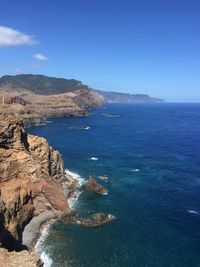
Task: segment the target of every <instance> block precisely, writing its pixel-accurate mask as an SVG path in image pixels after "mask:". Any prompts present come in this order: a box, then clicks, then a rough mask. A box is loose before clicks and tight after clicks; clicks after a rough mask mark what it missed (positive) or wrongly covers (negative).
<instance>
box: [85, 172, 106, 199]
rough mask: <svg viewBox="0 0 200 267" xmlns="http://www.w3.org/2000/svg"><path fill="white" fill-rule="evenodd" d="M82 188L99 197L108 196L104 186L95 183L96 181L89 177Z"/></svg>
mask: <svg viewBox="0 0 200 267" xmlns="http://www.w3.org/2000/svg"><path fill="white" fill-rule="evenodd" d="M84 187H85V188H86V189H87V190H90V191H93V192H95V193H97V194H99V195H107V194H108V190H107V189H106V188H105V187H104V186H102V185H100V184H99V183H97V182H96V180H95V179H94V178H93V177H92V176H90V177H89V179H88V181H87V182H86V183H85V184H84Z"/></svg>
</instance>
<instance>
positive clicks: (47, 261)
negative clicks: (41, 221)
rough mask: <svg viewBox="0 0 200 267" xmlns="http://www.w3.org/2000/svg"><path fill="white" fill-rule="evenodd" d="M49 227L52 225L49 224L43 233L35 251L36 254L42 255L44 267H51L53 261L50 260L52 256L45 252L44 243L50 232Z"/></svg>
mask: <svg viewBox="0 0 200 267" xmlns="http://www.w3.org/2000/svg"><path fill="white" fill-rule="evenodd" d="M49 226H50V224H47V225H46V226H45V227H44V228H43V230H42V232H41V236H40V238H39V239H38V241H37V243H36V245H35V250H36V252H37V253H38V254H39V255H40V258H41V260H42V261H43V262H44V267H51V265H52V263H53V262H52V259H51V258H50V256H49V255H48V253H46V252H45V251H43V243H44V241H45V239H46V237H47V235H48V231H49Z"/></svg>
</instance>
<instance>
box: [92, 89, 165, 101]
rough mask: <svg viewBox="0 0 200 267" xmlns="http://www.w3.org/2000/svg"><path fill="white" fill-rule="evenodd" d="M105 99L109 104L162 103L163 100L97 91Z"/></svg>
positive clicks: (140, 95) (142, 95)
mask: <svg viewBox="0 0 200 267" xmlns="http://www.w3.org/2000/svg"><path fill="white" fill-rule="evenodd" d="M96 91H97V92H98V93H99V94H100V95H102V96H103V97H104V99H105V100H106V102H107V103H127V104H128V103H161V102H164V100H163V99H160V98H154V97H150V96H149V95H144V94H128V93H119V92H107V91H101V90H96Z"/></svg>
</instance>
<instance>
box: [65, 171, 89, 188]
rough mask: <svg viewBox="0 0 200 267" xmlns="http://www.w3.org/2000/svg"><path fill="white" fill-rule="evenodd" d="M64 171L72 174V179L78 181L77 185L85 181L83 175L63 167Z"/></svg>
mask: <svg viewBox="0 0 200 267" xmlns="http://www.w3.org/2000/svg"><path fill="white" fill-rule="evenodd" d="M65 173H66V174H68V175H70V176H72V178H73V179H75V180H77V181H78V184H79V186H82V185H83V184H84V183H85V180H84V178H83V177H81V176H80V175H79V174H77V173H75V172H72V171H70V170H68V169H65Z"/></svg>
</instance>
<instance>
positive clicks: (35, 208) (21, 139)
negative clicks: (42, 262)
mask: <svg viewBox="0 0 200 267" xmlns="http://www.w3.org/2000/svg"><path fill="white" fill-rule="evenodd" d="M61 177H64V167H63V160H62V157H61V155H60V154H59V152H57V151H54V150H53V149H52V148H51V147H50V146H49V144H48V142H47V141H46V140H45V139H44V138H41V137H37V136H33V135H27V134H26V132H25V130H24V128H23V124H22V122H21V121H18V120H11V121H9V122H8V121H0V229H1V231H0V243H2V244H3V245H4V246H5V247H8V248H15V249H16V248H17V249H18V248H19V245H20V242H21V234H22V231H23V228H24V226H25V225H26V224H27V223H28V222H29V221H30V220H31V218H32V217H33V216H34V215H38V214H40V213H41V212H43V211H45V210H48V209H49V210H52V211H53V212H54V213H55V214H56V215H57V216H59V217H62V216H65V215H66V214H67V213H68V211H69V209H68V204H67V199H66V198H65V195H64V191H63V188H62V187H61V185H60V184H59V182H58V181H57V180H58V178H61Z"/></svg>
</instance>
